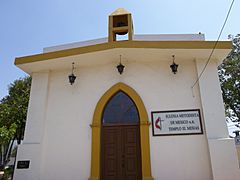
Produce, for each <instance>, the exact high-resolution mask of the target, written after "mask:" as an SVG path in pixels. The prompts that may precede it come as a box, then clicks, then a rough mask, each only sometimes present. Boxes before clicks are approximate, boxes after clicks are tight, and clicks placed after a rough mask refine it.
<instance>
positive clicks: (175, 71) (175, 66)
mask: <svg viewBox="0 0 240 180" xmlns="http://www.w3.org/2000/svg"><path fill="white" fill-rule="evenodd" d="M172 58H173V63H172V64H171V65H170V68H171V69H172V72H173V73H174V74H176V73H177V69H178V64H176V63H175V62H174V60H175V56H174V55H172Z"/></svg>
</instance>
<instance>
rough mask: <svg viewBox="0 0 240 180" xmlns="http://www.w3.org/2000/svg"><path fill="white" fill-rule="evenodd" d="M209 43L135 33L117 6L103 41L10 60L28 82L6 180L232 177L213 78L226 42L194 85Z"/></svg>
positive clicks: (234, 168) (233, 161) (236, 174)
mask: <svg viewBox="0 0 240 180" xmlns="http://www.w3.org/2000/svg"><path fill="white" fill-rule="evenodd" d="M123 34H127V35H128V39H127V40H122V41H120V40H118V36H119V35H123ZM214 44H215V42H214V41H206V40H205V39H204V35H203V34H186V35H134V33H133V23H132V17H131V14H130V13H128V12H127V11H125V10H124V9H118V10H116V11H115V12H114V13H113V14H111V15H110V16H109V35H108V38H103V39H97V40H91V41H86V42H79V43H72V44H67V45H61V46H55V47H49V48H45V49H44V52H43V53H42V54H37V55H31V56H26V57H19V58H16V60H15V64H16V65H17V66H18V67H19V68H20V69H22V70H23V71H25V72H26V73H28V74H30V75H31V76H32V87H31V94H30V101H29V108H28V115H27V123H26V129H25V135H24V140H23V143H22V144H21V145H20V146H19V150H18V153H17V163H16V167H15V173H14V179H15V180H66V179H71V180H87V179H88V180H100V179H101V180H125V179H126V180H141V179H142V180H153V179H154V180H176V179H178V180H227V179H229V180H230V179H231V180H239V179H240V169H239V162H238V156H237V151H236V147H235V144H234V140H233V139H230V138H229V136H228V130H227V127H226V122H225V114H224V106H223V100H222V95H221V89H220V85H219V80H218V74H217V66H218V65H219V64H220V63H221V61H222V60H223V59H224V58H225V57H226V56H227V54H228V53H229V52H230V51H231V42H229V41H220V42H218V44H217V46H216V49H215V51H214V53H213V56H212V58H211V60H210V62H209V64H208V65H207V67H206V69H205V71H204V73H203V74H202V76H201V78H200V79H199V80H198V81H197V83H195V82H196V80H197V79H198V77H199V76H200V74H201V72H202V70H203V68H204V66H205V64H206V60H207V59H208V57H209V54H210V53H211V51H212V48H213V46H214ZM170 66H171V67H170ZM69 81H71V83H70V82H69ZM194 84H195V85H194ZM193 85H194V87H193Z"/></svg>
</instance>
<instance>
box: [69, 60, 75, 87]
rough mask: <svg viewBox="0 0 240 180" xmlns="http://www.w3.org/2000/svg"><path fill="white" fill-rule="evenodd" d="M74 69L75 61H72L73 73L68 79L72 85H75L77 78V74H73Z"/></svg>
mask: <svg viewBox="0 0 240 180" xmlns="http://www.w3.org/2000/svg"><path fill="white" fill-rule="evenodd" d="M73 70H74V62H73V63H72V74H70V75H69V76H68V79H69V82H70V84H71V85H73V83H74V82H75V79H76V76H75V75H74V74H73Z"/></svg>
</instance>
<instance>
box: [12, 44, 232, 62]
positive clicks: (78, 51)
mask: <svg viewBox="0 0 240 180" xmlns="http://www.w3.org/2000/svg"><path fill="white" fill-rule="evenodd" d="M214 44H215V41H117V42H109V43H103V44H96V45H91V46H84V47H78V48H72V49H66V50H61V51H54V52H48V53H42V54H36V55H31V56H24V57H18V58H16V59H15V65H19V64H26V63H32V62H38V61H45V60H49V59H56V58H61V57H67V56H73V55H78V54H86V53H91V52H97V51H104V50H108V49H113V48H152V49H212V48H213V46H214ZM231 48H232V43H231V41H220V42H218V44H217V47H216V49H231Z"/></svg>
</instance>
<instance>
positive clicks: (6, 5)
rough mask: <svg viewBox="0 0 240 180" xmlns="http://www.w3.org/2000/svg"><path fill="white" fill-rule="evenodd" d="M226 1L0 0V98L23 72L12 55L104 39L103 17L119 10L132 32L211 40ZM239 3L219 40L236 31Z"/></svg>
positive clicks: (238, 24) (229, 0) (226, 9)
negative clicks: (191, 35) (128, 16)
mask: <svg viewBox="0 0 240 180" xmlns="http://www.w3.org/2000/svg"><path fill="white" fill-rule="evenodd" d="M231 1H232V0H198V1H193V0H181V1H180V0H178V1H177V0H167V1H160V0H131V1H130V0H128V1H127V0H114V1H110V0H88V1H83V0H41V1H32V0H21V1H19V0H1V1H0V98H2V97H4V96H5V95H7V87H8V85H9V84H10V83H11V82H13V81H14V80H15V79H18V78H20V77H24V76H25V75H26V74H25V73H24V72H22V71H21V70H20V69H18V68H17V67H16V66H14V64H13V63H14V59H15V57H21V56H26V55H32V54H38V53H41V52H42V49H43V48H44V47H49V46H54V45H60V44H65V43H71V42H77V41H84V40H90V39H96V38H101V37H106V36H107V31H108V29H107V28H108V26H107V25H108V15H109V14H111V13H112V12H113V11H114V10H115V9H117V8H119V7H123V8H125V9H127V10H128V11H130V12H131V13H132V15H133V21H134V33H135V34H188V33H198V32H202V33H204V34H205V36H206V39H207V40H216V38H217V37H218V33H219V31H220V29H221V26H222V24H223V21H224V19H225V17H226V14H227V11H228V9H229V6H230V3H231ZM239 12H240V1H239V0H235V3H234V6H233V9H232V12H231V14H230V17H229V20H228V22H227V24H226V28H225V30H224V32H223V35H222V37H221V39H222V40H226V39H227V35H228V34H233V35H235V34H237V33H240V23H239V17H240V13H239Z"/></svg>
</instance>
